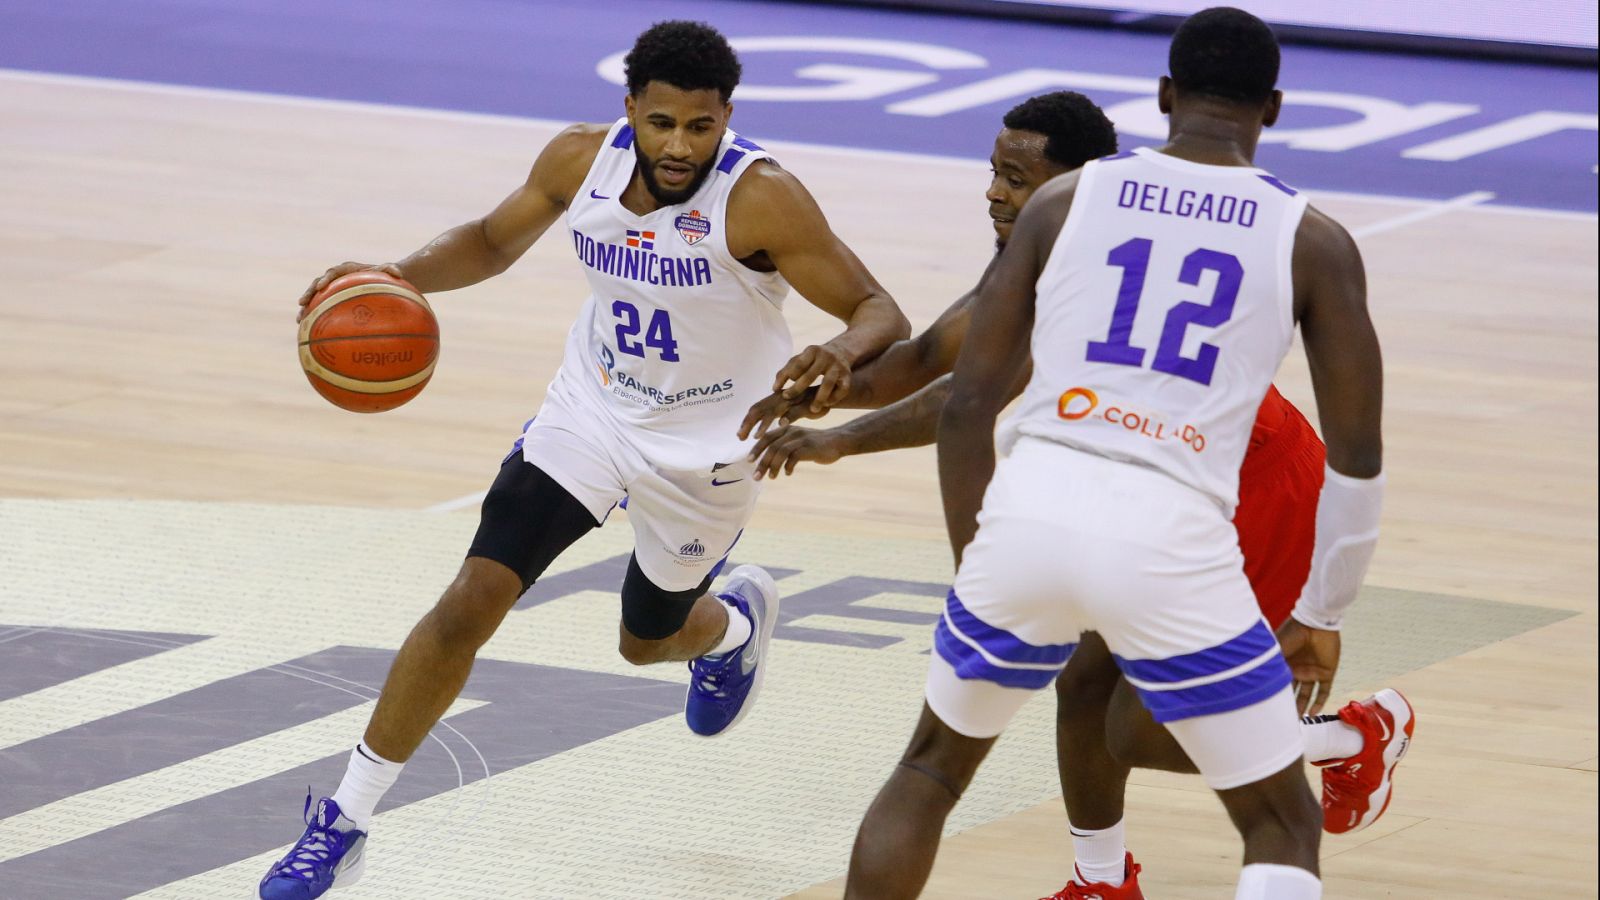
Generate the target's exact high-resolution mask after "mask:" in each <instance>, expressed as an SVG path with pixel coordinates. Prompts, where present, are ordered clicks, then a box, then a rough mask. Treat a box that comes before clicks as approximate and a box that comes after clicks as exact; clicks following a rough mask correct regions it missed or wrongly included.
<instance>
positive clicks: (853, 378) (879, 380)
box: [739, 261, 994, 461]
mask: <svg viewBox="0 0 1600 900" xmlns="http://www.w3.org/2000/svg"><path fill="white" fill-rule="evenodd" d="M993 270H994V262H992V261H991V262H990V263H989V268H988V269H986V270H984V273H983V277H984V278H988V277H989V273H990V272H992V271H993ZM982 289H983V281H982V280H981V279H980V280H979V281H978V286H977V287H974V288H973V289H972V290H970V291H968V292H966V293H965V294H962V295H961V299H959V300H957V301H956V302H955V303H952V304H951V305H950V308H949V309H946V310H945V311H944V312H942V313H940V314H939V318H938V319H936V320H934V323H933V324H932V325H929V326H928V328H927V330H925V331H923V332H922V333H921V334H919V335H917V336H916V337H913V338H908V339H906V340H903V341H895V342H894V343H893V344H891V345H890V346H889V349H887V350H885V351H883V353H881V354H879V355H878V356H877V357H874V358H873V359H872V360H870V361H868V362H867V363H866V364H865V365H863V366H860V367H858V368H856V369H854V370H852V371H851V373H850V382H849V390H848V392H847V393H846V394H845V395H844V396H843V397H841V398H839V399H838V400H837V401H835V402H834V404H833V406H834V407H839V408H844V409H880V408H886V407H888V406H889V404H892V403H898V402H900V401H902V400H905V399H908V398H910V397H911V396H912V395H913V394H916V393H917V392H919V391H921V390H922V389H924V388H926V387H928V386H929V385H930V384H932V383H934V380H935V379H937V378H939V377H941V376H944V375H948V374H950V370H951V369H954V368H955V365H956V354H957V353H960V352H961V342H962V341H963V340H965V339H966V336H967V322H968V321H970V319H971V316H970V314H969V311H970V310H971V308H972V302H973V301H974V300H975V299H977V297H978V291H980V290H982ZM941 402H942V401H941ZM828 409H829V408H828V407H825V406H822V405H821V404H819V403H818V402H817V389H816V388H807V389H806V391H805V392H804V393H802V394H800V396H798V397H794V398H793V399H791V398H789V397H787V396H785V395H784V392H782V391H774V392H772V394H770V395H768V396H766V397H764V398H762V399H760V400H758V401H756V402H755V404H753V405H752V406H751V407H750V411H749V412H747V413H746V414H745V418H744V423H743V424H742V425H741V426H740V429H739V437H740V438H744V437H746V436H748V435H752V434H753V435H755V436H756V437H763V436H765V435H767V434H769V433H770V432H769V431H768V429H769V428H771V427H772V425H773V424H774V423H776V422H779V421H787V422H792V421H795V420H797V419H816V418H820V417H822V416H823V415H825V414H826V413H827V411H828ZM933 415H934V424H933V425H931V426H930V428H932V429H934V430H937V427H938V422H937V420H938V412H937V411H935V412H934V414H933ZM932 442H933V436H932V433H931V432H930V433H929V436H928V439H927V440H926V441H924V442H922V443H932ZM920 446H922V444H921V443H917V444H898V445H896V447H920ZM882 449H886V450H888V449H895V448H894V447H884V448H882ZM819 461H820V460H819ZM830 461H831V460H830Z"/></svg>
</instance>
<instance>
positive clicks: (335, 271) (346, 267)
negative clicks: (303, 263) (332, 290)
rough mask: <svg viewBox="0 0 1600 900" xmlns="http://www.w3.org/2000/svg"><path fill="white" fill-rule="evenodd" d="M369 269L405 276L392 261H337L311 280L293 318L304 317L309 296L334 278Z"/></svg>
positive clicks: (313, 295)
mask: <svg viewBox="0 0 1600 900" xmlns="http://www.w3.org/2000/svg"><path fill="white" fill-rule="evenodd" d="M371 271H377V272H383V273H385V274H388V275H393V276H394V277H396V278H404V277H405V276H404V275H401V274H400V267H399V266H397V265H395V264H394V263H380V264H377V265H373V264H372V263H358V262H342V263H339V264H338V265H337V266H334V267H333V268H331V269H329V270H328V271H326V272H323V273H322V274H321V275H319V276H317V278H316V279H315V280H313V281H312V282H311V286H310V287H308V288H306V292H305V293H304V294H301V295H300V311H299V312H298V313H297V314H296V315H295V317H294V320H295V321H296V322H298V321H300V320H301V319H303V318H305V317H306V305H307V304H309V303H310V302H311V298H312V297H315V296H316V295H317V293H318V292H319V291H321V290H322V289H323V288H325V287H327V286H328V285H329V284H330V283H332V282H333V280H334V279H335V278H340V277H342V276H345V275H349V274H350V273H351V272H371Z"/></svg>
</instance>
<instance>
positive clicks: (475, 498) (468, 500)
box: [423, 491, 489, 513]
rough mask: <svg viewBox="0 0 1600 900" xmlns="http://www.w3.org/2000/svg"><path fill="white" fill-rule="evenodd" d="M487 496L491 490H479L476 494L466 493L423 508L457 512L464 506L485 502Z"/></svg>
mask: <svg viewBox="0 0 1600 900" xmlns="http://www.w3.org/2000/svg"><path fill="white" fill-rule="evenodd" d="M487 496H489V492H488V491H479V492H477V493H476V494H464V495H462V496H460V497H457V498H455V499H454V500H446V501H444V502H443V503H435V504H434V505H432V506H430V507H428V508H427V509H425V510H423V512H431V513H446V512H455V511H456V510H458V509H464V508H466V507H468V506H475V505H477V504H479V503H482V502H483V498H485V497H487Z"/></svg>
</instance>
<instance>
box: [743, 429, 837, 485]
mask: <svg viewBox="0 0 1600 900" xmlns="http://www.w3.org/2000/svg"><path fill="white" fill-rule="evenodd" d="M849 455H850V453H849V441H847V440H846V439H845V438H844V437H843V436H841V435H840V434H839V433H838V432H837V431H835V430H833V429H824V430H821V431H818V430H815V429H811V428H801V427H799V426H798V425H785V426H783V427H782V428H775V429H773V430H771V431H768V432H767V433H766V434H765V435H763V436H762V438H761V440H760V441H758V442H757V443H756V448H755V449H754V450H752V451H751V452H750V458H751V459H754V460H755V461H756V480H757V481H760V480H761V479H763V478H769V477H770V478H776V477H778V476H779V475H793V474H794V467H795V466H797V465H799V464H800V463H801V462H803V461H808V460H809V461H810V462H814V463H821V464H822V465H828V464H829V463H834V462H838V461H839V459H840V458H841V457H844V456H849Z"/></svg>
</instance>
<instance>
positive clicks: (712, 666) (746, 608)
mask: <svg viewBox="0 0 1600 900" xmlns="http://www.w3.org/2000/svg"><path fill="white" fill-rule="evenodd" d="M718 596H720V597H722V598H723V599H724V600H727V601H728V602H730V603H732V604H733V605H734V606H735V607H737V608H738V609H739V611H740V612H742V613H744V614H745V616H746V617H748V618H749V619H750V639H749V640H747V641H745V642H744V645H743V646H741V647H739V648H738V649H736V650H729V651H728V652H727V653H724V654H722V655H721V656H702V657H700V658H699V659H696V660H691V661H690V662H689V698H688V700H686V701H685V702H684V708H683V713H684V717H685V718H687V719H688V720H689V730H691V731H693V732H694V733H695V734H698V735H702V736H704V737H716V736H717V735H719V734H722V733H723V732H725V731H727V730H728V729H729V728H732V727H733V726H735V725H737V724H739V720H740V719H743V718H744V717H745V714H746V713H748V712H749V711H750V706H751V704H752V703H754V702H755V699H756V692H757V691H759V690H761V677H762V676H763V675H764V674H766V670H767V667H766V655H767V646H768V645H769V644H771V643H772V630H773V629H774V628H776V627H777V625H778V585H777V583H776V582H774V581H773V580H772V576H771V575H768V574H767V570H766V569H763V568H760V567H759V566H740V567H739V568H737V569H734V570H733V573H732V574H731V575H730V576H729V578H728V584H727V586H726V587H724V588H723V589H722V593H721V594H719V595H718Z"/></svg>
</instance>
